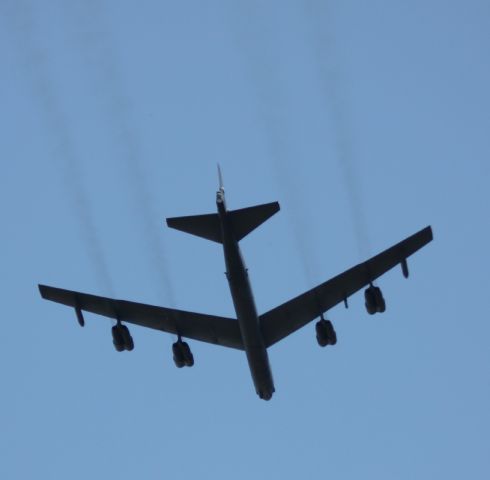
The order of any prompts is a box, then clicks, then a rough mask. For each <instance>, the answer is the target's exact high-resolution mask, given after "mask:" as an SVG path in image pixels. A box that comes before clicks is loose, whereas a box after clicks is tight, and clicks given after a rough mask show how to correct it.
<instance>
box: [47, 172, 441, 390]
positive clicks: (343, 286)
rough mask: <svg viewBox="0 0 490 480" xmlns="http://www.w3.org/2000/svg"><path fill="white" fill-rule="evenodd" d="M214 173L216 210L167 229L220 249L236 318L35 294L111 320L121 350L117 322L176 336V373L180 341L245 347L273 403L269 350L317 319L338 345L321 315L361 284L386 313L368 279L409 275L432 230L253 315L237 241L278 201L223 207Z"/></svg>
mask: <svg viewBox="0 0 490 480" xmlns="http://www.w3.org/2000/svg"><path fill="white" fill-rule="evenodd" d="M219 176H220V186H219V190H218V191H217V193H216V205H217V210H218V212H217V213H212V214H207V215H194V216H186V217H175V218H168V219H167V225H168V226H169V227H170V228H175V229H177V230H181V231H183V232H186V233H190V234H192V235H197V236H199V237H203V238H206V239H208V240H211V241H213V242H217V243H220V244H222V245H223V251H224V257H225V264H226V277H227V279H228V283H229V287H230V292H231V296H232V299H233V304H234V306H235V311H236V319H233V318H225V317H218V316H214V315H206V314H202V313H193V312H186V311H183V310H176V309H172V308H164V307H157V306H152V305H145V304H141V303H135V302H129V301H126V300H116V299H112V298H105V297H100V296H96V295H89V294H86V293H80V292H75V291H71V290H64V289H61V288H55V287H49V286H46V285H39V291H40V293H41V296H42V297H43V298H45V299H46V300H51V301H54V302H58V303H61V304H64V305H68V306H70V307H73V308H74V309H75V312H76V316H77V319H78V322H79V324H80V325H81V326H83V325H84V324H85V320H84V317H83V313H82V312H83V311H87V312H91V313H95V314H98V315H104V316H106V317H110V318H112V319H114V320H116V322H117V323H116V325H114V326H113V327H112V337H113V344H114V347H115V348H116V350H117V351H119V352H120V351H123V350H132V349H133V348H134V343H133V339H132V337H131V335H130V333H129V330H128V328H127V326H126V325H124V324H123V323H122V322H127V323H132V324H135V325H140V326H143V327H148V328H153V329H155V330H161V331H163V332H167V333H172V334H175V335H177V336H178V340H177V341H176V342H175V343H174V344H173V345H172V351H173V358H174V362H175V364H176V366H177V367H179V368H181V367H184V366H188V367H191V366H192V365H194V357H193V355H192V353H191V350H190V348H189V345H188V344H187V342H184V341H183V340H182V338H190V339H194V340H200V341H202V342H208V343H212V344H215V345H222V346H225V347H231V348H236V349H239V350H244V351H245V353H246V355H247V359H248V364H249V367H250V372H251V375H252V379H253V382H254V385H255V390H256V392H257V394H258V396H259V397H260V398H262V399H264V400H270V398H271V397H272V394H273V393H274V391H275V388H274V382H273V379H272V374H271V368H270V365H269V358H268V354H267V349H268V348H269V347H270V346H271V345H274V344H275V343H276V342H278V341H280V340H282V339H283V338H285V337H286V336H288V335H289V334H291V333H293V332H295V331H296V330H298V329H299V328H301V327H303V326H304V325H306V324H307V323H309V322H311V321H312V320H314V319H315V318H318V317H319V318H320V320H319V321H318V322H317V323H316V338H317V341H318V344H319V345H320V346H322V347H324V346H326V345H335V344H336V343H337V336H336V333H335V330H334V328H333V325H332V323H331V322H330V321H329V320H326V319H325V318H324V314H325V312H326V311H327V310H329V309H331V308H332V307H333V306H335V305H337V304H338V303H341V302H344V304H345V306H346V307H347V306H348V304H347V301H348V298H349V297H350V296H351V295H353V294H354V293H355V292H357V291H358V290H360V289H361V288H363V287H365V286H367V289H366V290H365V291H364V297H365V306H366V310H367V311H368V313H369V314H371V315H372V314H374V313H377V312H380V313H381V312H384V311H385V308H386V304H385V300H384V298H383V295H382V293H381V290H380V288H379V287H377V286H375V285H373V282H374V281H375V280H376V279H377V278H378V277H380V276H381V275H383V274H384V273H386V272H387V271H388V270H390V269H391V268H393V267H395V266H396V265H398V264H400V265H401V269H402V272H403V275H404V276H405V277H408V266H407V258H408V257H409V256H410V255H412V254H413V253H415V252H416V251H417V250H419V249H420V248H422V247H423V246H425V245H426V244H427V243H429V242H430V241H431V240H432V238H433V236H432V229H431V227H430V226H428V227H426V228H424V229H422V230H420V231H419V232H417V233H415V234H414V235H412V236H410V237H408V238H406V239H405V240H403V241H402V242H400V243H398V244H396V245H394V246H392V247H391V248H388V249H387V250H385V251H383V252H381V253H380V254H378V255H376V256H374V257H372V258H370V259H369V260H367V261H365V262H363V263H360V264H358V265H356V266H354V267H352V268H350V269H349V270H346V271H345V272H343V273H341V274H340V275H337V276H336V277H333V278H331V279H330V280H328V281H326V282H324V283H322V284H320V285H318V286H316V287H314V288H312V289H311V290H309V291H307V292H305V293H303V294H301V295H299V296H297V297H296V298H293V299H292V300H289V301H288V302H286V303H284V304H282V305H280V306H278V307H276V308H274V309H272V310H270V311H268V312H266V313H264V314H262V315H258V314H257V309H256V307H255V301H254V298H253V294H252V289H251V286H250V281H249V278H248V273H247V269H246V268H245V265H244V262H243V259H242V255H241V252H240V247H239V242H240V240H241V239H242V238H244V237H245V236H246V235H248V234H249V233H250V232H251V231H252V230H254V229H255V228H257V227H258V226H259V225H261V224H262V223H263V222H265V221H266V220H267V219H269V218H270V217H271V216H272V215H274V214H275V213H276V212H278V211H279V203H278V202H273V203H267V204H263V205H257V206H253V207H248V208H242V209H239V210H231V211H230V210H227V208H226V203H225V192H224V188H223V182H222V178H221V172H220V175H219Z"/></svg>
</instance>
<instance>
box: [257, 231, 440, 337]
mask: <svg viewBox="0 0 490 480" xmlns="http://www.w3.org/2000/svg"><path fill="white" fill-rule="evenodd" d="M432 238H433V237H432V229H431V228H430V227H426V228H424V229H423V230H421V231H419V232H418V233H415V234H414V235H412V236H411V237H408V238H407V239H405V240H403V241H402V242H400V243H398V244H396V245H394V246H393V247H391V248H388V249H387V250H385V251H384V252H382V253H380V254H378V255H376V256H375V257H372V258H371V259H369V260H367V261H366V262H364V263H360V264H359V265H356V266H355V267H352V268H350V269H349V270H346V271H345V272H343V273H341V274H340V275H337V276H336V277H334V278H332V279H330V280H328V281H326V282H324V283H322V284H321V285H318V286H317V287H315V288H312V289H311V290H309V291H307V292H305V293H303V294H302V295H299V296H298V297H296V298H293V299H292V300H290V301H289V302H286V303H283V304H282V305H280V306H279V307H276V308H274V309H273V310H270V311H269V312H267V313H265V314H264V315H261V317H260V322H261V329H262V334H263V336H264V340H265V343H266V345H267V346H268V347H269V346H271V345H273V344H274V343H276V342H278V341H279V340H281V339H283V338H284V337H286V336H288V335H289V334H291V333H293V332H295V331H296V330H298V329H299V328H301V327H303V326H304V325H306V324H307V323H309V322H311V321H312V320H314V319H315V318H317V317H319V316H320V315H321V314H323V313H324V312H326V311H327V310H329V309H330V308H332V307H334V306H335V305H337V304H338V303H340V302H342V301H347V299H348V298H349V297H350V296H351V295H352V294H354V293H355V292H357V291H358V290H360V289H361V288H363V287H364V286H366V285H368V284H369V283H370V282H373V281H374V280H376V279H377V278H378V277H380V276H381V275H383V274H384V273H386V272H387V271H388V270H390V269H392V268H393V267H395V266H396V265H398V264H401V265H402V268H403V271H404V273H407V274H408V270H407V266H406V259H407V258H408V257H409V256H410V255H412V254H413V253H415V252H416V251H417V250H419V249H420V248H422V247H423V246H424V245H426V244H427V243H429V242H430V241H431V240H432Z"/></svg>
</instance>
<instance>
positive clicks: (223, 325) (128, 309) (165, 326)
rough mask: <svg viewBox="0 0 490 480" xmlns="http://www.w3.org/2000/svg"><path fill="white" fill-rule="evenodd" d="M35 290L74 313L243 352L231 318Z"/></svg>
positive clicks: (52, 289)
mask: <svg viewBox="0 0 490 480" xmlns="http://www.w3.org/2000/svg"><path fill="white" fill-rule="evenodd" d="M39 291H40V292H41V296H42V297H43V298H45V299H46V300H51V301H53V302H57V303H62V304H63V305H68V306H69V307H73V308H75V309H77V310H85V311H87V312H91V313H96V314H98V315H104V316H105V317H109V318H113V319H115V320H121V321H124V322H129V323H133V324H135V325H140V326H142V327H148V328H153V329H155V330H161V331H163V332H167V333H173V334H176V335H181V336H182V337H187V338H192V339H194V340H200V341H201V342H207V343H213V344H215V345H222V346H225V347H230V348H237V349H239V350H243V341H242V336H241V333H240V329H239V326H238V322H237V321H236V320H235V319H232V318H225V317H217V316H214V315H205V314H203V313H193V312H184V311H183V310H175V309H172V308H165V307H155V306H153V305H145V304H143V303H136V302H128V301H126V300H115V299H112V298H106V297H99V296H96V295H89V294H87V293H80V292H73V291H71V290H64V289H61V288H55V287H48V286H46V285H39Z"/></svg>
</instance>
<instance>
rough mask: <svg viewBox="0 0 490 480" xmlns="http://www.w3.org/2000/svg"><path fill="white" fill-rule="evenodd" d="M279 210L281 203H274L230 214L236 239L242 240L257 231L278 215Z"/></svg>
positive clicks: (234, 211)
mask: <svg viewBox="0 0 490 480" xmlns="http://www.w3.org/2000/svg"><path fill="white" fill-rule="evenodd" d="M279 209H280V207H279V203H278V202H272V203H265V204H263V205H256V206H254V207H247V208H241V209H240V210H232V211H231V212H228V215H229V216H230V218H231V223H232V225H233V231H234V233H235V238H236V239H237V240H241V239H242V238H243V237H245V236H246V235H248V234H249V233H250V232H251V231H252V230H255V229H256V228H257V227H258V226H259V225H261V224H262V223H264V222H265V221H266V220H268V219H269V218H270V217H272V215H274V214H275V213H277V212H278V211H279Z"/></svg>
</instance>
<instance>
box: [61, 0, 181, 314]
mask: <svg viewBox="0 0 490 480" xmlns="http://www.w3.org/2000/svg"><path fill="white" fill-rule="evenodd" d="M87 5H88V7H87ZM69 13H70V14H71V15H72V16H73V18H74V19H75V18H76V21H77V23H78V24H80V20H81V22H82V24H85V25H90V27H87V28H88V29H89V31H88V32H87V31H85V33H88V34H89V35H90V39H88V38H80V37H79V38H78V39H76V41H77V43H78V48H79V49H80V51H81V53H82V55H84V57H85V60H86V61H88V59H89V58H90V59H92V60H93V61H95V64H96V66H97V68H96V69H93V68H91V69H90V71H92V72H95V73H96V74H98V75H99V76H98V78H95V79H94V84H96V85H98V86H99V88H100V86H104V87H109V89H110V90H108V91H109V92H110V93H108V94H105V95H104V94H103V93H101V92H99V93H98V95H99V96H100V100H101V101H100V102H99V104H100V105H102V106H103V107H104V109H105V115H106V117H107V121H106V129H107V131H108V132H110V136H112V137H113V138H114V139H116V140H117V141H118V144H119V145H118V149H117V152H115V155H120V158H121V161H122V166H123V170H122V173H123V175H124V177H125V179H126V182H127V183H128V186H129V188H130V190H131V191H132V192H133V197H134V200H135V202H136V209H137V213H138V215H137V218H138V219H139V220H140V221H141V223H142V227H143V232H142V234H143V237H144V240H145V241H146V242H147V245H146V247H145V248H144V249H143V250H144V252H145V255H146V257H147V260H148V265H149V268H150V269H151V271H152V272H153V274H154V275H155V279H156V282H157V285H158V290H157V293H158V295H159V296H160V295H162V293H163V295H164V297H165V300H166V302H167V303H169V306H175V295H174V291H173V286H172V283H171V281H170V274H169V272H168V265H169V262H168V259H167V258H166V255H165V245H164V228H163V219H162V218H161V217H160V216H159V215H158V214H157V212H156V211H155V207H154V206H155V200H154V198H153V197H152V194H151V189H150V187H149V185H148V182H147V178H146V176H145V174H144V172H143V164H142V158H143V148H142V143H141V138H140V135H139V134H138V128H137V126H136V125H135V123H134V121H133V120H132V117H133V115H132V111H131V105H130V102H129V100H128V95H127V89H126V88H125V86H124V80H123V78H124V77H123V74H122V72H121V70H120V69H119V62H118V61H117V49H116V48H115V46H114V45H113V43H112V42H111V39H110V37H109V35H108V34H107V33H106V32H107V31H108V28H107V25H106V24H105V22H104V16H105V15H104V13H105V12H104V11H103V10H102V8H101V6H100V4H99V3H98V2H86V3H84V4H83V6H82V5H78V9H77V11H76V12H73V11H71V12H69ZM86 40H88V41H86Z"/></svg>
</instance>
